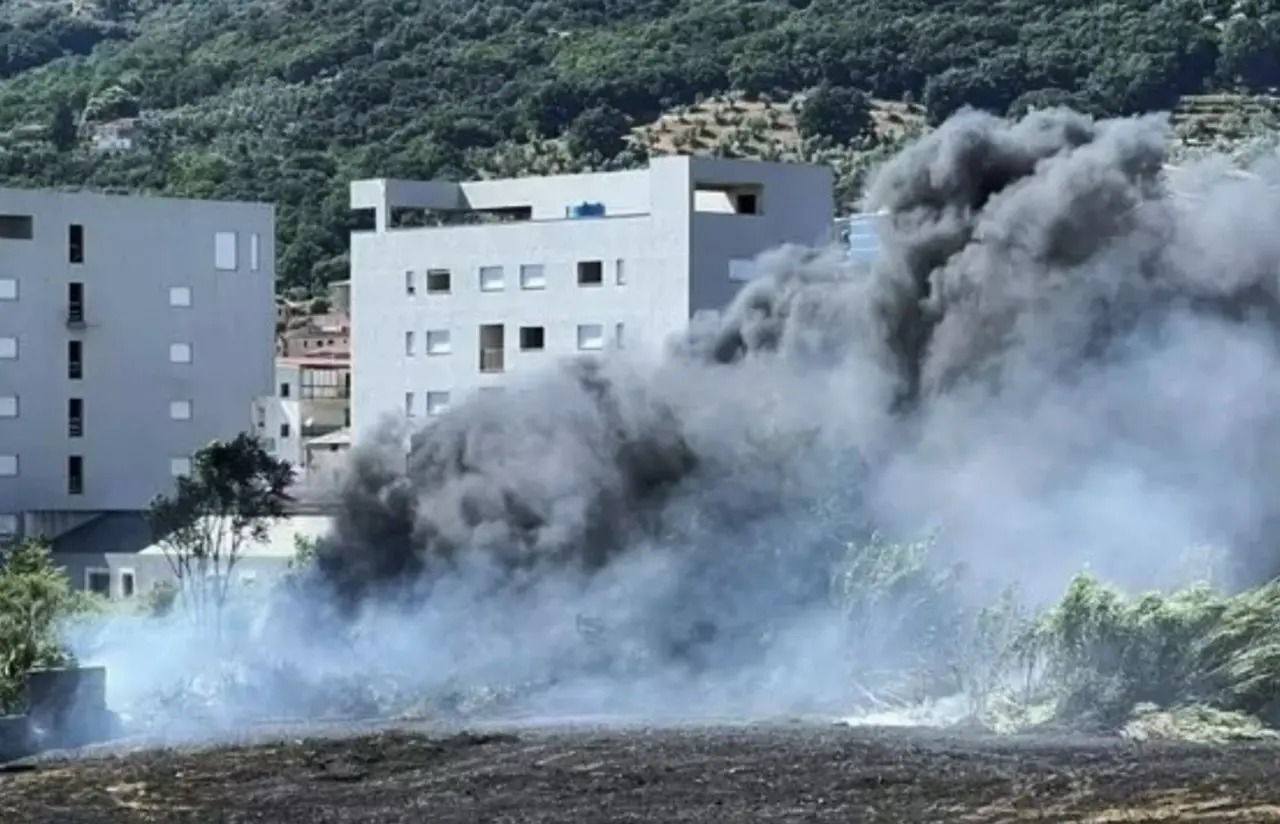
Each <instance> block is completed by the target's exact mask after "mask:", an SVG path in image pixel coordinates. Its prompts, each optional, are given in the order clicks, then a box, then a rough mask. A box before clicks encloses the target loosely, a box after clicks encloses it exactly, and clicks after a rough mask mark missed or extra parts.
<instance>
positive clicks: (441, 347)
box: [427, 329, 453, 355]
mask: <svg viewBox="0 0 1280 824" xmlns="http://www.w3.org/2000/svg"><path fill="white" fill-rule="evenodd" d="M452 351H453V338H452V337H451V336H450V335H449V330H448V329H428V330H427V354H428V355H447V354H449V353H450V352H452Z"/></svg>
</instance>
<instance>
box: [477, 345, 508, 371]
mask: <svg viewBox="0 0 1280 824" xmlns="http://www.w3.org/2000/svg"><path fill="white" fill-rule="evenodd" d="M503 355H504V350H502V349H481V350H480V371H481V372H501V371H503V369H504V367H505V358H504V357H503Z"/></svg>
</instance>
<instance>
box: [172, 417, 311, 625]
mask: <svg viewBox="0 0 1280 824" xmlns="http://www.w3.org/2000/svg"><path fill="white" fill-rule="evenodd" d="M292 483H293V468H292V467H291V466H289V464H288V463H287V462H285V461H281V460H278V459H276V458H274V457H272V456H271V455H270V454H268V453H267V452H266V450H264V449H263V448H262V445H261V443H260V442H259V441H258V439H257V438H256V437H253V436H251V435H248V434H242V435H240V436H238V437H236V438H235V439H234V440H231V441H214V442H212V443H210V444H209V445H208V446H206V447H204V448H203V449H201V450H200V451H199V452H197V453H196V454H195V456H194V457H193V458H192V461H191V474H190V475H189V476H183V477H181V478H178V481H177V484H176V486H175V489H174V492H173V494H171V495H158V496H157V497H156V498H155V500H154V501H152V503H151V510H150V512H149V521H150V524H151V529H152V532H153V534H154V536H155V540H156V542H157V543H158V544H159V545H160V547H161V549H162V550H163V551H164V555H165V560H167V561H168V563H169V568H170V570H171V571H172V572H173V576H174V579H175V582H176V584H177V587H178V590H179V600H180V602H181V604H182V606H183V608H185V609H187V610H188V611H189V612H190V613H191V615H192V616H193V617H194V618H195V620H196V621H197V622H198V623H200V624H201V625H207V624H209V623H212V624H213V627H214V629H215V631H216V632H218V633H219V634H220V633H221V627H222V611H223V608H224V607H225V606H226V602H227V593H228V591H229V587H230V583H231V573H232V571H233V570H234V569H235V567H236V565H237V564H238V563H239V561H240V559H241V557H242V555H243V552H244V550H245V549H246V547H248V546H250V545H251V544H253V543H257V542H260V541H262V540H264V539H265V538H266V536H267V531H268V529H269V528H270V526H271V524H272V523H273V522H274V521H276V520H277V519H279V518H282V517H284V515H285V514H286V510H285V507H286V504H287V503H288V502H289V500H290V499H289V494H288V489H289V486H290V485H291V484H292Z"/></svg>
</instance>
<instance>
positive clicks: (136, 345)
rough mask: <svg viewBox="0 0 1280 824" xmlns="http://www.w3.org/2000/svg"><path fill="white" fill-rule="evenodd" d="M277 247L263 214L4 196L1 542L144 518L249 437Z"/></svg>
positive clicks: (81, 196)
mask: <svg viewBox="0 0 1280 824" xmlns="http://www.w3.org/2000/svg"><path fill="white" fill-rule="evenodd" d="M274 238H275V217H274V208H273V207H272V206H270V205H267V204H255V203H222V202H210V201H195V200H178V199H162V198H141V197H122V196H109V195H99V194H89V193H61V192H53V191H24V190H15V189H0V534H3V535H4V536H8V537H13V536H16V535H23V534H25V535H43V536H45V537H47V538H50V539H54V538H57V537H58V536H60V535H63V534H65V533H67V532H69V531H72V530H75V529H80V528H82V527H84V526H86V525H87V524H89V523H90V522H92V521H93V520H94V519H96V518H99V517H101V516H103V515H104V514H106V513H120V512H133V513H137V512H140V511H141V510H144V509H146V507H147V505H148V503H149V502H150V501H151V499H152V498H153V496H155V495H156V494H157V493H159V492H161V491H168V490H171V489H172V485H173V482H174V476H175V475H178V474H183V473H185V472H186V471H187V470H188V469H189V467H190V461H191V455H192V454H193V453H194V452H195V451H196V450H197V449H199V448H200V447H201V446H203V445H204V444H206V443H208V442H209V441H210V440H212V439H215V438H229V437H234V436H235V435H237V434H238V433H240V432H243V431H246V430H247V429H249V427H250V424H251V421H250V419H249V414H248V410H249V409H250V406H251V403H252V401H253V399H254V398H255V397H261V396H263V395H266V394H268V393H270V391H271V384H272V359H273V357H274V335H275V309H274V300H273V295H274V284H275V265H274V260H275V241H274ZM109 549H111V547H104V551H105V550H109ZM101 565H102V566H105V565H106V563H105V562H101Z"/></svg>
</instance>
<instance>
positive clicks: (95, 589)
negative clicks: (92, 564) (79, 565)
mask: <svg viewBox="0 0 1280 824" xmlns="http://www.w3.org/2000/svg"><path fill="white" fill-rule="evenodd" d="M84 588H85V589H87V590H89V591H90V592H92V593H93V594H94V595H97V596H100V597H102V598H110V597H111V570H109V569H86V570H85V571H84Z"/></svg>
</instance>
